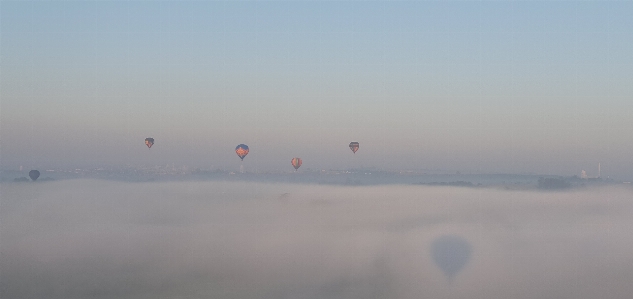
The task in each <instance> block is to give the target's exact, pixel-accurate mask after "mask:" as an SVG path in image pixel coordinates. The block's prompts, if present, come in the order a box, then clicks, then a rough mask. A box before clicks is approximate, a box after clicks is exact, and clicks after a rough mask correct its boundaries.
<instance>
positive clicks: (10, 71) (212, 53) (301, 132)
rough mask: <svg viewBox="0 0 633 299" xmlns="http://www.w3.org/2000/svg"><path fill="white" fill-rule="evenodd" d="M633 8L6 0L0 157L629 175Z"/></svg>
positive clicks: (48, 164) (1, 22)
mask: <svg viewBox="0 0 633 299" xmlns="http://www.w3.org/2000/svg"><path fill="white" fill-rule="evenodd" d="M631 15H633V1H254V2H253V1H5V0H2V1H0V68H1V70H0V100H1V102H0V134H1V135H0V136H1V140H0V146H1V148H0V149H1V152H0V167H3V168H10V169H16V168H17V167H19V166H20V165H24V167H26V168H53V167H67V168H78V167H96V166H121V165H131V164H146V165H164V164H172V163H175V164H180V165H183V164H184V165H190V166H195V167H201V168H231V167H234V168H237V167H239V163H240V162H239V159H238V158H237V157H236V155H235V153H234V151H233V150H234V148H235V146H236V145H238V144H240V143H245V144H247V145H249V147H250V149H251V152H250V153H249V155H248V156H247V158H246V159H245V161H244V163H245V167H246V168H247V169H257V170H276V169H283V170H285V169H288V170H290V167H291V166H290V159H291V158H292V157H301V158H302V159H303V167H305V168H312V169H331V168H336V169H341V168H350V167H361V166H362V167H377V168H381V169H387V170H402V169H413V170H420V169H422V170H423V169H442V170H445V171H449V172H450V171H453V172H454V171H461V172H463V173H537V174H561V175H574V174H576V175H579V174H580V171H581V170H582V169H585V170H587V172H588V174H589V175H590V176H591V175H593V176H595V175H597V164H598V163H601V166H602V174H603V176H613V177H616V178H617V177H621V178H623V177H633V156H632V155H631V154H630V153H631V150H632V149H633V134H631V132H632V130H633V117H631V116H632V115H633V101H632V100H633V85H631V84H630V83H631V82H633V56H631V55H630V54H629V53H633V18H631V17H630V16H631ZM146 137H153V138H155V140H156V144H155V145H154V147H152V149H151V150H149V151H148V150H147V148H145V145H144V144H143V140H144V139H145V138H146ZM351 141H358V142H360V149H359V151H358V152H357V153H356V154H355V155H354V154H352V153H351V151H350V150H349V148H348V147H347V146H348V144H349V142H351Z"/></svg>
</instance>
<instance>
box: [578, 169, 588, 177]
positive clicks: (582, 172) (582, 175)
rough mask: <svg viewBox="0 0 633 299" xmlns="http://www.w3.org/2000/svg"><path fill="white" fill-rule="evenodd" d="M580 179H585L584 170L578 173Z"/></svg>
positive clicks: (585, 173)
mask: <svg viewBox="0 0 633 299" xmlns="http://www.w3.org/2000/svg"><path fill="white" fill-rule="evenodd" d="M580 178H581V179H587V172H586V171H584V170H582V171H581V172H580Z"/></svg>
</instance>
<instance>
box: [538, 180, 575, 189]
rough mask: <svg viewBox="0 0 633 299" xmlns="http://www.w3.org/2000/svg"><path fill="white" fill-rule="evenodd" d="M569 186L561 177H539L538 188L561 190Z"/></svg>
mask: <svg viewBox="0 0 633 299" xmlns="http://www.w3.org/2000/svg"><path fill="white" fill-rule="evenodd" d="M570 187H571V183H569V182H568V181H566V180H565V179H562V178H539V179H538V188H539V189H544V190H561V189H567V188H570Z"/></svg>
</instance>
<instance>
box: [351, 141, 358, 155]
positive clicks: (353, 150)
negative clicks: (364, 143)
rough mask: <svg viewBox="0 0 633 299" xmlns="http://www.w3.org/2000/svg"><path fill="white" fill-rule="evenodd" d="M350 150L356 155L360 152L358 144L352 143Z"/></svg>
mask: <svg viewBox="0 0 633 299" xmlns="http://www.w3.org/2000/svg"><path fill="white" fill-rule="evenodd" d="M349 149H351V150H352V152H354V154H355V153H356V151H357V150H358V142H350V144H349Z"/></svg>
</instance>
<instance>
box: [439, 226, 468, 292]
mask: <svg viewBox="0 0 633 299" xmlns="http://www.w3.org/2000/svg"><path fill="white" fill-rule="evenodd" d="M471 252H472V249H471V247H470V244H468V241H466V240H464V239H462V238H460V237H457V236H450V235H449V236H441V237H439V238H437V239H435V241H433V244H432V245H431V254H432V256H433V260H434V261H435V263H436V264H437V266H438V267H440V269H442V271H443V272H444V274H445V275H446V276H447V277H448V281H449V282H452V281H453V278H455V275H457V273H459V271H460V270H461V269H462V268H463V267H464V266H465V265H466V263H468V260H469V259H470V254H471Z"/></svg>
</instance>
